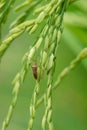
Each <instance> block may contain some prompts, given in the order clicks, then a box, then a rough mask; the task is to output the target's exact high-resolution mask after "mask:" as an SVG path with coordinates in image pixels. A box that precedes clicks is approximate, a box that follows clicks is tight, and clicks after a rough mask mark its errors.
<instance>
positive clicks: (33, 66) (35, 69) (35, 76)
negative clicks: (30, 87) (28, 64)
mask: <svg viewBox="0 0 87 130" xmlns="http://www.w3.org/2000/svg"><path fill="white" fill-rule="evenodd" d="M32 71H33V76H34V78H35V79H36V80H37V63H36V62H35V63H34V64H33V65H32Z"/></svg>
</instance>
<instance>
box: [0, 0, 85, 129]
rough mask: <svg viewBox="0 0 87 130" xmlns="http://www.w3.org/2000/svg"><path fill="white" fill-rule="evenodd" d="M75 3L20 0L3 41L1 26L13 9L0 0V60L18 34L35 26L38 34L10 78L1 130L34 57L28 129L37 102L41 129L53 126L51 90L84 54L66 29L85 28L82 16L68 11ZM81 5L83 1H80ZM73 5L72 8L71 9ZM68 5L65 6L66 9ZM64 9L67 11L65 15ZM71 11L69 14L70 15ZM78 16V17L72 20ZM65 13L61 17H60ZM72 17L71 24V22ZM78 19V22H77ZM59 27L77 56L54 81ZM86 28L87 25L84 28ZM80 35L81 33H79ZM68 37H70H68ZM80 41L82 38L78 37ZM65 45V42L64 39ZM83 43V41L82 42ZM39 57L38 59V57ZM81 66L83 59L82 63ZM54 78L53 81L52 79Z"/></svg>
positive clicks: (14, 104) (74, 0)
mask: <svg viewBox="0 0 87 130" xmlns="http://www.w3.org/2000/svg"><path fill="white" fill-rule="evenodd" d="M74 2H76V0H66V1H64V0H44V1H42V0H26V1H25V2H23V3H22V2H21V4H19V5H18V6H16V7H15V9H14V11H15V12H18V11H21V12H22V13H21V14H19V15H18V18H17V19H16V18H15V20H14V21H13V22H12V23H10V25H9V32H8V34H7V36H6V38H4V40H3V36H2V31H3V25H4V24H6V21H7V19H8V17H9V13H10V11H11V10H12V9H13V7H14V6H13V5H14V3H15V0H10V1H9V2H8V1H5V0H1V1H0V60H1V61H2V59H3V56H4V55H5V52H6V51H7V49H8V48H9V46H10V45H11V44H12V42H13V41H14V40H15V39H17V38H18V37H19V36H21V35H22V34H24V33H27V34H28V35H33V34H35V33H37V30H38V29H39V35H38V37H37V39H36V41H35V42H34V43H33V45H31V47H30V45H29V49H28V51H27V52H26V53H25V54H24V56H23V60H22V61H23V62H22V68H21V69H20V71H19V72H18V73H17V75H16V76H15V78H14V80H13V92H12V93H13V99H12V102H11V104H10V107H9V110H8V113H7V116H6V118H5V120H4V121H3V125H2V130H6V128H7V127H8V125H9V123H10V120H11V118H12V115H13V112H14V108H15V106H16V103H17V100H18V95H19V90H20V87H21V85H22V84H23V82H24V81H25V79H26V76H27V73H28V70H29V68H30V67H31V66H32V61H33V59H34V58H36V63H35V64H34V66H32V71H33V72H32V73H33V75H34V78H35V80H36V84H35V88H34V91H33V94H32V98H31V103H30V106H29V108H30V119H29V125H28V130H32V129H33V125H34V120H35V117H36V109H37V108H38V107H39V105H40V104H41V103H42V102H44V106H45V110H44V114H43V118H42V129H43V130H46V128H47V127H48V129H49V130H53V129H55V126H54V125H53V119H52V113H53V106H52V104H53V103H52V92H53V90H54V89H55V88H57V87H58V86H59V84H60V83H61V81H62V79H63V78H64V77H65V76H66V75H67V74H68V73H69V72H70V71H71V70H72V69H74V68H75V67H76V66H77V65H78V64H79V62H80V61H81V60H82V59H84V58H86V57H87V47H84V48H83V49H82V47H80V46H81V45H80V44H78V40H77V44H74V39H75V36H74V38H73V34H72V35H70V34H69V28H70V27H71V30H72V33H74V34H77V33H76V30H74V31H73V26H79V27H81V28H83V29H84V28H85V26H86V23H85V19H86V17H84V19H83V20H81V18H80V16H79V15H78V14H79V13H78V12H75V11H73V12H74V13H75V14H72V9H71V5H72V4H73V3H74ZM82 3H83V6H84V4H85V1H84V2H82ZM73 6H75V7H77V8H78V10H79V11H84V13H86V12H85V9H83V8H82V6H81V7H79V5H78V4H77V5H73ZM75 7H74V9H75ZM68 8H69V9H68ZM66 10H68V13H67V14H65V12H66ZM76 13H77V14H76ZM71 14H72V15H71ZM75 15H76V16H78V18H79V20H78V19H76V16H75ZM64 16H65V20H64ZM72 18H73V19H74V20H76V21H75V23H73V24H72ZM79 21H80V22H79ZM63 26H64V27H67V29H66V30H65V32H66V34H65V38H64V39H66V37H67V36H68V37H67V41H68V40H69V42H70V43H69V45H68V46H70V47H71V48H73V50H74V52H76V55H77V53H78V52H80V51H81V52H80V53H79V54H78V55H77V57H76V58H75V59H74V60H73V61H72V62H71V63H70V65H69V66H68V67H66V68H65V69H64V70H62V72H61V73H60V74H58V76H57V78H56V79H55V80H54V72H55V68H56V62H57V56H58V55H57V52H58V47H59V42H60V39H61V36H62V32H63ZM86 28H87V27H86ZM82 35H84V34H82ZM70 39H71V40H70ZM82 40H83V37H82ZM67 44H68V42H67ZM85 44H87V43H85ZM38 57H39V58H38ZM83 65H84V66H85V68H87V66H86V62H85V61H84V62H83ZM45 76H46V82H45V84H44V86H46V90H45V92H44V94H43V96H42V97H40V98H39V94H40V89H41V82H44V80H43V78H44V77H45ZM53 81H54V82H53Z"/></svg>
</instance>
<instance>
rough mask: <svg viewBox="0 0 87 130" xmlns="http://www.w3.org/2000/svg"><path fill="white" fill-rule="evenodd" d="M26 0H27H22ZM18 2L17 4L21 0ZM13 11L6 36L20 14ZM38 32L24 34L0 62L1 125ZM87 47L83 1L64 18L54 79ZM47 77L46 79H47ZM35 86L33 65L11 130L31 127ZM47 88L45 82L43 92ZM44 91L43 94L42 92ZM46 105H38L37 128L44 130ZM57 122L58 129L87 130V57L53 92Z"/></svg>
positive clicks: (86, 13) (5, 28) (86, 15)
mask: <svg viewBox="0 0 87 130" xmlns="http://www.w3.org/2000/svg"><path fill="white" fill-rule="evenodd" d="M22 1H23V0H22ZM20 2H21V0H20V1H17V2H16V3H15V6H16V5H17V4H18V3H20ZM19 13H21V12H18V13H17V14H15V13H14V12H13V11H12V12H11V13H10V14H9V17H8V21H7V23H6V24H5V25H4V26H3V38H4V37H5V35H6V34H7V33H8V30H9V25H10V23H11V22H12V21H13V20H14V19H15V18H16V17H17V16H18V15H19ZM37 36H38V34H37V33H35V35H32V36H28V35H27V34H23V35H22V36H20V37H19V38H17V39H16V40H15V41H13V43H12V44H11V46H10V47H9V48H8V50H7V51H6V53H5V54H4V56H3V58H2V61H1V63H0V128H1V126H2V122H3V120H4V118H5V117H6V114H7V111H8V108H9V105H10V103H11V99H12V88H13V86H12V84H11V83H12V80H13V78H14V77H15V75H16V73H17V72H18V71H19V70H20V68H21V66H22V63H21V59H22V57H23V55H24V53H25V52H26V51H27V50H28V49H29V46H30V45H32V44H33V42H34V41H35V39H36V37H37ZM84 47H87V1H86V0H82V1H81V0H79V1H77V2H76V3H74V4H72V5H70V7H69V8H68V10H67V12H66V14H65V18H64V32H63V35H62V38H61V43H60V45H59V49H58V53H57V54H58V55H57V63H56V70H55V74H54V81H55V79H56V77H57V75H58V74H59V73H60V72H61V71H62V69H63V68H64V67H66V66H67V65H69V63H70V61H71V60H73V59H74V58H75V57H76V55H77V54H78V53H79V52H80V51H81V50H82V48H84ZM44 80H45V79H44ZM34 85H35V79H34V78H33V75H32V70H31V68H30V70H29V73H28V75H27V77H26V80H25V82H24V84H23V85H22V86H21V89H20V94H19V97H18V101H17V105H16V108H15V111H14V114H13V117H12V120H11V122H10V125H9V127H8V128H7V130H25V129H27V128H28V120H29V104H30V99H31V96H32V92H33V89H34ZM45 89H46V87H45V86H44V84H43V82H42V83H41V94H42V93H43V92H44V91H45ZM41 94H40V95H41ZM43 114H44V105H43V104H41V106H40V107H39V108H38V110H37V113H36V119H35V123H34V129H33V130H41V120H42V116H43ZM53 122H54V129H55V130H87V59H84V60H83V61H82V62H81V63H80V64H79V65H78V66H77V68H75V69H74V70H73V71H72V72H70V73H69V75H68V76H66V77H65V78H64V79H63V81H62V82H61V84H60V87H59V88H57V89H56V91H54V92H53Z"/></svg>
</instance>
